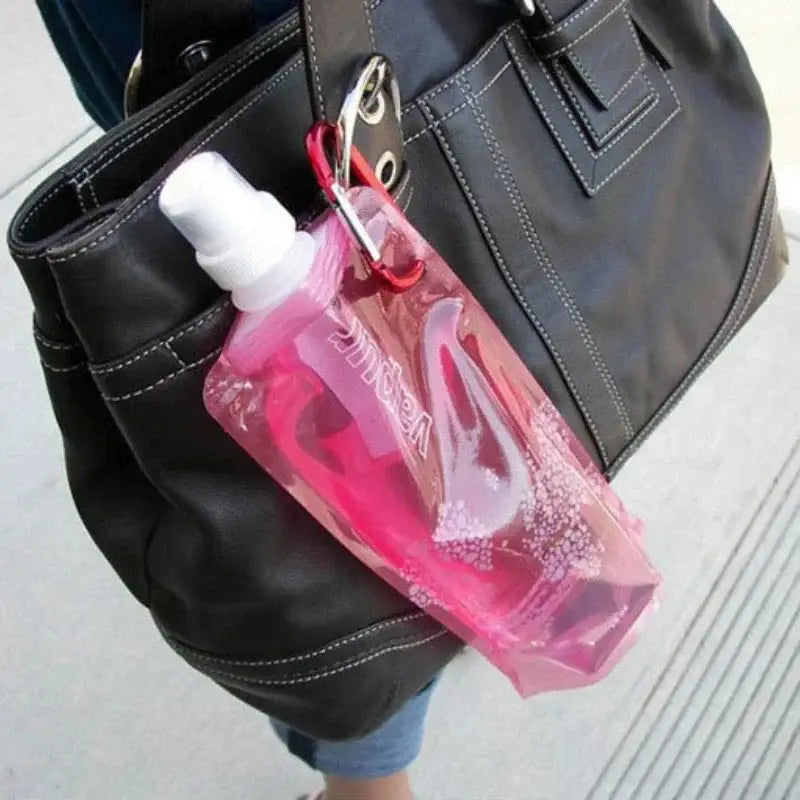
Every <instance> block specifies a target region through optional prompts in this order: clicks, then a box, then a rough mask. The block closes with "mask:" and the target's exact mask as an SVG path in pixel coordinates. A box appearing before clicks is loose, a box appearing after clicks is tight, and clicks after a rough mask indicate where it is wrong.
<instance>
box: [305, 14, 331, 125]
mask: <svg viewBox="0 0 800 800" xmlns="http://www.w3.org/2000/svg"><path fill="white" fill-rule="evenodd" d="M304 6H305V11H306V30H307V32H308V46H309V50H310V52H309V61H310V62H311V72H312V75H313V76H314V89H315V91H316V93H317V103H319V110H320V114H321V115H322V116H323V117H325V116H327V114H326V112H325V97H324V95H323V93H322V78H321V77H320V71H319V63H318V60H317V43H316V40H315V38H314V20H313V12H312V10H311V3H310V2H309V0H306V2H305V3H304Z"/></svg>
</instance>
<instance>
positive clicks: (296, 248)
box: [231, 231, 317, 312]
mask: <svg viewBox="0 0 800 800" xmlns="http://www.w3.org/2000/svg"><path fill="white" fill-rule="evenodd" d="M316 256H317V244H316V242H315V241H314V238H313V237H312V236H311V235H310V234H308V233H306V232H305V231H299V232H298V233H297V234H295V237H294V240H293V242H292V244H291V246H290V247H289V249H288V250H287V251H286V253H285V254H284V256H283V257H282V258H281V259H280V261H277V262H275V263H274V264H271V265H270V267H269V269H268V270H267V271H266V272H265V273H264V275H262V276H261V277H260V278H259V279H258V280H256V281H254V282H253V283H250V284H248V285H247V286H242V287H239V288H236V289H234V290H233V292H232V293H231V299H232V300H233V304H234V305H235V306H236V307H237V308H238V309H239V310H240V311H246V312H253V311H268V310H270V309H273V308H275V307H276V306H278V305H280V304H281V303H282V302H284V301H285V300H286V299H287V298H288V297H290V296H291V295H292V294H293V293H294V292H296V291H297V290H298V289H299V288H300V287H301V286H302V285H303V283H304V282H305V281H306V280H307V279H308V276H309V275H310V274H311V269H312V267H313V265H314V260H315V258H316Z"/></svg>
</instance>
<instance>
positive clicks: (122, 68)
mask: <svg viewBox="0 0 800 800" xmlns="http://www.w3.org/2000/svg"><path fill="white" fill-rule="evenodd" d="M36 4H37V6H38V7H39V11H40V13H41V15H42V19H44V23H45V25H46V26H47V30H48V32H49V33H50V38H51V39H52V40H53V44H54V45H55V47H56V50H58V54H59V55H60V56H61V60H62V61H63V62H64V65H65V66H66V68H67V70H68V72H69V74H70V77H71V78H72V82H73V84H74V85H75V91H76V93H77V95H78V97H79V99H80V101H81V103H83V105H84V107H85V108H86V110H87V111H88V112H89V114H90V116H91V117H92V119H94V121H95V122H97V124H98V125H100V126H101V127H103V128H111V127H113V126H114V125H116V124H117V123H118V122H119V121H120V120H121V119H122V117H123V95H124V92H125V80H126V78H127V76H128V71H129V70H130V67H131V64H132V63H133V60H134V58H135V57H136V53H137V52H138V51H139V48H140V46H141V44H140V42H141V5H140V0H36ZM292 5H293V2H292V0H254V6H255V9H256V15H257V19H258V21H259V23H260V24H262V25H265V24H267V23H269V22H270V21H272V20H273V19H275V18H276V17H278V16H279V15H280V14H282V13H283V12H284V11H287V10H288V9H289V8H291V6H292Z"/></svg>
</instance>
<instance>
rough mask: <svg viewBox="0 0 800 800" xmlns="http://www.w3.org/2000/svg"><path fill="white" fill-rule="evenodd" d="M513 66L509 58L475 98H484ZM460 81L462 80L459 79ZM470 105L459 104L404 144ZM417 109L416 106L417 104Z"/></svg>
mask: <svg viewBox="0 0 800 800" xmlns="http://www.w3.org/2000/svg"><path fill="white" fill-rule="evenodd" d="M510 66H511V59H510V58H509V59H508V60H507V61H506V62H505V64H503V66H502V67H500V69H499V70H498V72H497V73H496V74H495V75H494V77H493V78H492V79H491V80H490V81H489V82H488V83H487V84H486V86H484V87H483V89H481V90H480V91H478V92H477V93H476V94H475V97H482V96H483V95H484V94H486V92H488V91H489V90H490V89H491V88H492V87H493V86H494V85H495V83H497V81H498V80H500V78H501V77H502V76H503V74H504V73H505V72H506V70H507V69H508V68H509V67H510ZM458 80H462V78H459V79H458ZM468 105H469V102H468V101H466V100H465V101H464V102H463V103H459V105H457V106H456V107H455V108H452V109H451V110H450V111H448V112H447V113H446V114H445V115H444V116H442V117H439V118H438V119H437V120H436V121H435V122H433V123H432V124H430V125H426V126H425V127H424V128H423V129H422V130H421V131H417V133H415V134H414V135H413V136H410V137H409V138H408V139H406V140H405V141H404V142H403V144H405V145H409V144H412V143H413V142H415V141H416V140H417V139H419V138H421V137H422V136H424V135H425V134H426V133H430V132H431V131H432V130H433V129H434V128H438V127H439V126H440V125H443V124H444V123H445V122H447V120H449V119H452V118H453V117H455V116H456V115H457V114H460V113H461V112H462V111H463V110H464V109H465V108H467V106H468ZM415 107H416V104H415Z"/></svg>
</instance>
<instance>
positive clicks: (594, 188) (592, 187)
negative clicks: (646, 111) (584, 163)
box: [506, 37, 683, 197]
mask: <svg viewBox="0 0 800 800" xmlns="http://www.w3.org/2000/svg"><path fill="white" fill-rule="evenodd" d="M506 46H507V47H508V50H509V52H510V54H511V58H512V59H513V60H514V63H515V64H516V67H517V70H518V72H519V75H520V77H521V78H522V80H523V82H524V83H525V85H526V86H527V88H528V91H529V92H530V94H531V96H532V97H533V99H534V101H535V103H536V105H537V107H538V109H539V111H540V113H541V114H542V116H543V117H544V119H545V122H546V123H547V126H548V128H549V129H550V132H551V133H552V135H553V137H554V138H555V140H556V142H557V143H558V145H559V148H560V149H561V152H562V153H563V155H564V157H565V158H566V159H567V161H568V162H569V163H570V164H571V165H572V168H573V169H574V170H575V173H576V175H577V176H578V179H579V180H580V182H581V185H582V186H583V188H584V189H585V190H586V192H587V194H588V195H589V196H590V197H593V196H594V195H595V194H597V193H598V192H599V191H600V190H601V189H602V188H603V187H604V186H605V185H606V184H607V183H609V181H611V180H612V179H613V178H614V177H616V176H617V175H618V174H619V173H620V172H621V171H622V170H623V169H625V167H627V166H628V164H630V163H631V161H633V159H634V158H636V156H638V155H639V153H641V152H642V151H643V150H644V149H645V148H646V147H647V146H648V145H649V144H650V143H651V142H652V141H653V140H654V139H655V138H656V136H658V135H659V134H660V133H661V131H663V130H664V128H666V127H667V125H668V124H669V123H670V122H672V120H673V119H674V118H675V117H676V116H677V115H678V114H679V113H680V112H681V111H682V109H683V106H682V104H681V101H680V98H679V97H678V95H677V92H676V91H675V88H674V87H673V85H672V83H671V81H670V80H669V78H668V77H667V74H666V72H664V70H663V69H661V67H660V66H658V65H656V66H657V67H658V69H660V70H661V73H662V74H663V76H664V80H665V81H666V82H667V85H668V87H669V89H670V91H671V93H672V96H673V97H674V98H675V102H676V107H675V109H674V110H673V111H672V113H670V114H669V115H668V116H667V117H666V119H664V121H663V122H662V123H661V124H660V125H659V126H658V127H657V128H656V129H655V131H653V133H652V134H650V136H648V137H647V138H646V139H645V140H644V141H643V142H642V143H641V144H640V145H639V146H638V147H637V148H636V149H635V150H634V151H633V152H632V153H630V154H629V155H628V156H627V158H625V159H624V160H623V161H622V162H621V163H620V164H618V165H617V166H616V167H615V168H614V169H613V170H612V171H611V172H610V173H609V174H608V175H606V177H605V178H604V179H603V180H602V181H601V182H600V183H596V182H595V181H594V180H593V181H592V182H591V183H590V182H589V180H588V178H587V177H586V176H585V175H584V173H583V170H582V169H581V168H580V166H579V164H578V163H577V161H575V157H574V156H573V155H572V153H571V152H570V150H569V148H568V147H567V145H566V144H565V142H564V139H563V138H562V137H561V134H560V133H559V132H558V128H557V127H556V125H555V123H554V122H553V120H552V119H551V117H550V115H549V114H548V113H547V109H546V108H545V107H544V104H543V103H542V101H541V98H540V97H539V95H538V94H537V92H536V89H535V88H534V87H533V83H532V82H531V79H530V75H529V74H528V71H527V70H526V69H525V66H524V64H523V63H522V60H521V59H520V57H519V54H518V53H517V50H516V48H515V47H514V44H513V42H512V41H511V39H510V38H508V37H506ZM539 63H540V64H541V61H540V62H539ZM544 73H545V77H547V79H548V81H551V82H552V79H551V78H550V76H549V75H548V73H547V72H546V70H545V71H544ZM559 100H560V101H561V103H562V105H563V106H564V107H565V108H567V107H566V105H565V104H564V102H563V98H561V97H560V96H559ZM655 106H656V104H655V103H654V104H653V108H655ZM567 112H568V113H570V118H571V120H572V122H573V124H577V123H576V122H575V119H574V117H572V116H571V112H569V109H568V108H567ZM644 116H646V115H642V116H641V117H640V118H639V120H637V121H636V122H635V123H634V125H637V124H639V122H640V120H641V119H643V118H644ZM633 127H634V126H633V125H632V126H631V127H630V128H628V129H626V131H625V135H627V132H629V131H630V130H631V129H632V128H633ZM578 134H579V135H580V137H581V138H582V140H583V141H584V144H586V145H587V146H588V143H587V141H586V137H585V136H584V134H583V131H581V130H580V128H578ZM621 135H622V134H618V136H621ZM606 147H608V145H606ZM589 155H590V156H591V155H592V153H591V151H589ZM596 164H597V159H595V165H596Z"/></svg>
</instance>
